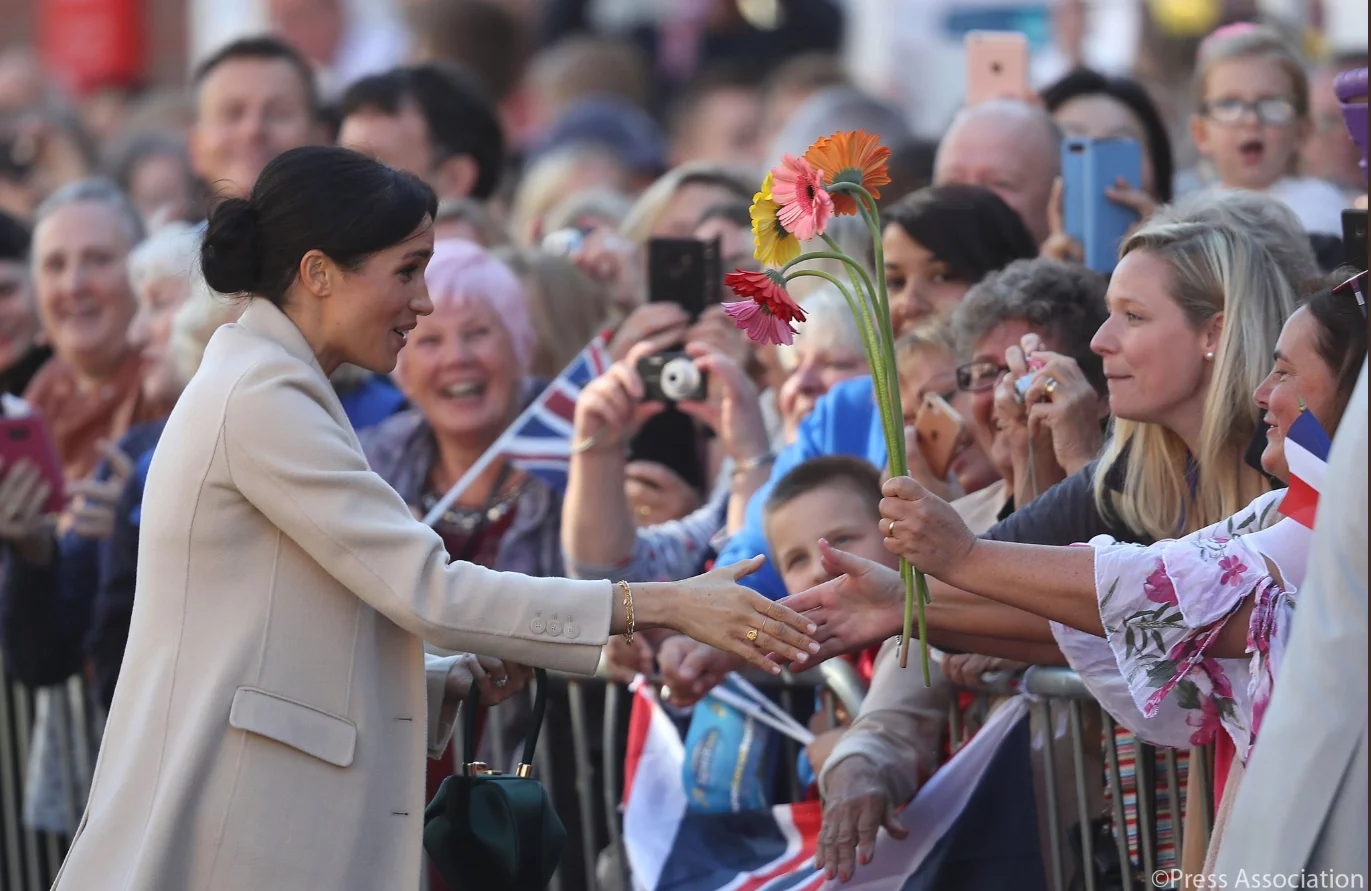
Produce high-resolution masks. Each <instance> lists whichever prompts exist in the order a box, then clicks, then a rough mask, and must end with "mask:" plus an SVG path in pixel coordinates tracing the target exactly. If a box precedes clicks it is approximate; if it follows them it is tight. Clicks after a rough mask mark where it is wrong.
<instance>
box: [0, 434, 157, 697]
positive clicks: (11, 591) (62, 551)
mask: <svg viewBox="0 0 1371 891" xmlns="http://www.w3.org/2000/svg"><path fill="white" fill-rule="evenodd" d="M165 426H166V420H165V419H163V420H158V421H149V422H148V423H146V424H139V425H138V426H136V427H134V428H132V429H131V430H129V432H128V433H126V434H124V437H123V439H121V440H120V441H119V444H118V445H119V450H120V451H122V452H123V453H124V454H126V455H128V456H129V457H130V458H132V459H133V461H134V465H135V468H138V467H139V466H144V467H145V466H146V460H143V459H145V458H148V459H150V456H151V454H152V449H153V446H155V445H156V444H157V440H158V438H159V437H161V435H162V428H163V427H165ZM108 476H109V466H108V465H107V464H106V463H105V462H101V464H100V466H99V467H97V468H96V470H95V477H96V478H97V479H105V478H107V477H108ZM131 482H132V481H131ZM125 491H126V492H127V488H126V490H125ZM139 491H140V492H141V491H142V487H141V485H140V486H139ZM121 502H122V499H121ZM123 519H124V517H123V516H122V515H121V514H119V513H116V515H115V523H116V532H117V530H118V524H119V522H120V521H121V520H123ZM135 539H136V533H135ZM106 549H107V543H106V545H105V546H102V543H101V542H100V541H99V540H97V539H93V538H86V537H84V536H81V535H76V534H74V533H68V534H66V535H64V536H62V537H61V538H60V539H58V541H57V551H56V553H55V554H54V555H53V560H52V562H50V563H48V564H46V565H41V566H40V565H37V564H33V563H29V562H27V561H25V560H21V559H19V557H18V556H17V555H16V554H15V553H14V552H13V550H12V549H10V548H8V547H6V554H5V567H4V578H3V584H0V649H3V651H4V658H5V671H6V673H8V674H9V675H10V677H12V678H14V679H15V680H18V681H19V682H20V683H23V684H25V685H27V686H30V687H42V686H47V685H49V684H60V683H61V682H62V681H65V680H66V679H67V678H69V677H71V676H72V675H73V674H75V673H77V672H78V671H80V670H81V667H82V665H83V663H84V661H85V657H86V651H87V646H88V644H89V642H88V640H87V636H88V635H90V634H91V633H92V608H93V606H94V605H95V603H96V601H97V599H98V597H97V589H98V588H99V587H100V584H101V563H102V554H103V552H104V551H105V550H106ZM128 600H129V608H130V610H131V609H132V601H133V590H132V587H130V589H129V592H128ZM123 633H124V637H123V638H121V639H120V640H119V641H118V642H117V644H114V645H111V644H109V643H107V642H103V641H102V642H101V644H100V647H99V649H100V651H101V652H106V653H110V656H111V658H112V661H113V665H112V666H111V665H110V664H109V662H108V661H107V660H101V659H97V660H95V664H94V666H93V668H94V671H95V676H96V684H97V687H99V688H100V691H101V694H102V697H103V698H104V702H105V704H106V705H108V704H109V699H108V697H107V696H104V692H105V688H106V683H108V690H109V692H110V693H113V690H114V681H113V677H112V675H111V671H112V673H113V674H117V673H118V666H119V662H120V660H122V659H123V655H124V640H125V638H127V635H128V625H127V622H125V624H124V631H123Z"/></svg>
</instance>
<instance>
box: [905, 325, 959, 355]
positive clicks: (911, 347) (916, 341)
mask: <svg viewBox="0 0 1371 891" xmlns="http://www.w3.org/2000/svg"><path fill="white" fill-rule="evenodd" d="M930 351H931V352H935V353H946V354H947V355H948V356H952V357H954V358H955V357H956V355H957V339H956V337H955V336H954V335H953V330H952V324H951V320H949V319H946V318H943V317H942V316H932V317H930V318H927V319H925V320H923V321H922V322H920V323H919V324H917V325H915V326H914V327H913V328H910V329H909V330H908V331H906V332H905V333H903V334H901V335H900V336H899V337H897V338H895V360H896V361H897V362H904V361H905V360H906V359H911V358H913V357H915V356H918V355H921V354H923V353H927V352H930Z"/></svg>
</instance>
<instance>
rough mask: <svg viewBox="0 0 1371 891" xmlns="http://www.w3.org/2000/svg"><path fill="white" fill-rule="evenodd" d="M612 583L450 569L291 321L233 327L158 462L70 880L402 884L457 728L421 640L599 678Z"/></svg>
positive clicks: (133, 887) (224, 887)
mask: <svg viewBox="0 0 1371 891" xmlns="http://www.w3.org/2000/svg"><path fill="white" fill-rule="evenodd" d="M611 598H612V591H611V588H610V585H609V583H608V582H605V581H569V580H565V579H534V578H528V577H525V576H519V575H513V574H505V573H497V572H492V571H489V570H486V569H483V568H481V567H477V566H473V565H470V564H464V563H452V564H449V563H448V559H447V554H446V552H445V551H444V549H443V544H442V541H441V540H440V539H439V537H438V536H437V534H436V533H434V532H433V531H432V530H431V529H429V528H428V527H426V526H424V525H422V524H421V523H419V522H418V521H416V520H415V519H414V517H413V516H412V515H411V514H410V511H409V509H408V508H407V507H406V506H405V503H404V501H403V500H402V499H401V498H400V496H399V495H397V494H396V493H395V492H394V491H393V490H391V488H390V487H389V486H387V485H386V484H385V483H384V482H383V481H382V480H381V478H380V477H378V476H376V475H375V474H374V473H372V472H371V471H370V470H369V469H368V467H367V462H366V459H365V458H364V457H363V454H362V450H361V448H360V446H359V445H358V442H357V438H356V436H355V435H354V433H353V431H352V428H351V426H350V425H349V423H348V421H347V418H346V416H345V415H344V414H343V409H342V406H341V405H340V404H339V402H338V399H337V397H336V396H335V395H334V392H333V388H332V387H331V386H330V385H329V382H328V379H327V378H326V377H325V375H324V373H323V371H322V369H321V368H320V367H319V365H318V363H317V362H316V361H315V359H314V356H313V353H312V351H311V349H310V347H309V344H308V343H307V342H306V341H305V339H304V336H303V335H302V334H301V333H300V331H299V329H297V328H296V327H295V325H294V324H293V323H292V322H291V321H290V320H289V318H287V317H286V316H285V314H284V313H282V312H281V311H280V310H278V309H276V308H275V307H274V306H272V305H271V304H270V303H268V302H266V301H264V300H257V301H255V302H254V303H253V304H252V305H251V306H250V307H249V308H248V310H247V311H246V312H245V313H244V314H243V317H242V319H241V321H240V322H239V323H237V324H234V325H227V326H225V327H223V328H221V329H220V330H219V331H218V332H217V333H216V334H215V335H214V337H213V339H212V340H211V341H210V344H209V347H208V349H207V350H206V351H205V357H204V362H203V364H202V365H201V367H200V371H199V373H198V374H197V375H196V377H195V379H194V380H193V381H191V384H190V386H189V387H188V388H187V390H186V392H185V394H184V395H183V396H182V397H181V399H180V401H179V402H178V403H177V405H176V410H175V411H174V412H172V415H171V419H170V421H169V422H168V424H167V428H166V432H165V433H164V434H163V436H162V440H161V442H160V444H159V445H158V448H157V452H156V457H155V458H154V460H153V462H152V468H151V471H150V473H149V475H148V480H147V489H146V493H145V496H144V501H143V523H142V538H141V539H140V547H139V566H138V591H137V596H136V599H135V602H134V611H133V621H132V627H131V628H130V631H129V642H128V650H127V653H126V655H125V658H124V664H123V668H122V671H121V673H120V677H119V686H118V689H117V690H116V692H115V695H114V702H113V705H112V707H111V710H110V715H109V722H108V725H107V727H106V730H105V737H104V741H103V744H102V746H101V750H100V758H99V762H98V764H97V766H96V770H95V778H94V783H93V787H92V790H91V795H90V800H89V803H88V805H87V809H86V814H85V816H84V817H83V819H82V821H81V827H80V829H79V830H78V832H77V835H76V838H75V841H74V842H73V845H72V848H71V852H70V854H69V855H68V857H67V861H66V864H65V865H64V867H63V870H62V872H61V874H60V875H59V877H58V879H57V883H56V885H55V888H56V889H58V891H277V889H280V891H316V889H317V891H387V889H396V891H412V889H414V888H417V887H418V886H419V874H420V863H421V859H420V849H421V834H422V829H423V808H424V798H423V796H424V760H425V756H426V754H427V753H428V752H429V751H430V750H431V749H432V748H433V747H434V746H438V745H439V744H441V743H442V742H443V740H444V738H445V735H446V733H447V732H449V731H450V729H451V723H452V718H453V714H452V713H453V711H455V709H453V708H451V707H450V708H448V709H446V710H440V709H438V708H436V707H435V708H434V709H433V710H432V713H430V710H429V702H430V700H434V701H441V691H442V676H443V673H444V672H445V671H446V667H447V664H448V663H447V662H445V661H440V662H433V663H431V664H430V666H429V670H428V672H427V674H426V672H425V657H424V652H423V645H422V641H425V640H426V641H430V642H432V643H433V644H435V645H437V646H439V647H443V648H446V649H449V650H458V651H466V652H475V653H483V654H487V655H491V656H498V657H501V658H504V659H510V660H514V661H517V662H522V663H525V664H532V665H541V666H545V667H548V668H556V669H562V670H568V671H576V672H583V673H589V672H592V671H594V669H595V665H596V663H597V661H598V659H599V656H600V649H601V646H602V645H603V644H604V643H605V641H606V639H607V635H608V632H609V624H610V614H611Z"/></svg>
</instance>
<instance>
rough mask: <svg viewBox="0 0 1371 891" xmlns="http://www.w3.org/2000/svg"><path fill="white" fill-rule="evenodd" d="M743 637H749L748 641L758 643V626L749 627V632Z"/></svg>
mask: <svg viewBox="0 0 1371 891" xmlns="http://www.w3.org/2000/svg"><path fill="white" fill-rule="evenodd" d="M743 637H745V638H747V642H748V643H756V642H757V629H756V628H749V629H747V634H744V635H743Z"/></svg>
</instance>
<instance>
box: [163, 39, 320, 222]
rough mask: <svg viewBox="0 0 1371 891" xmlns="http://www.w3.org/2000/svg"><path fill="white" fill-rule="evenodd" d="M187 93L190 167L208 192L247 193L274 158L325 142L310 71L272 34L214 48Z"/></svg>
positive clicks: (214, 193)
mask: <svg viewBox="0 0 1371 891" xmlns="http://www.w3.org/2000/svg"><path fill="white" fill-rule="evenodd" d="M191 90H192V91H193V92H194V95H195V123H194V125H193V126H192V127H191V130H190V136H189V143H188V147H189V149H190V158H191V166H192V167H193V168H194V170H195V174H196V175H197V176H198V177H200V179H201V180H202V181H203V182H204V183H205V184H206V186H208V187H209V190H210V194H211V195H216V196H218V195H246V194H247V193H248V192H249V191H250V190H251V189H252V184H253V183H254V182H256V181H257V174H259V173H261V172H262V168H264V167H266V166H267V162H268V161H270V160H271V159H272V158H274V157H276V156H277V155H279V154H281V153H282V152H284V151H286V150H287V149H293V148H298V147H299V146H302V145H313V144H317V143H319V142H321V141H322V139H323V127H322V126H321V125H320V115H319V95H318V92H317V90H316V88H315V83H314V72H313V70H312V69H311V68H310V66H309V63H308V62H306V61H305V59H304V58H303V57H302V56H301V55H300V54H299V53H297V52H296V51H295V50H293V49H291V47H290V46H288V45H287V44H285V43H282V42H281V41H279V40H277V39H276V38H274V37H248V38H244V39H242V40H236V41H234V42H233V43H230V44H228V45H227V46H225V47H224V48H223V49H220V50H219V51H218V52H216V53H215V54H214V55H212V56H210V57H209V58H208V59H206V60H205V61H203V62H201V63H200V65H199V67H198V68H196V69H195V74H194V76H193V77H192V78H191Z"/></svg>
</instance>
